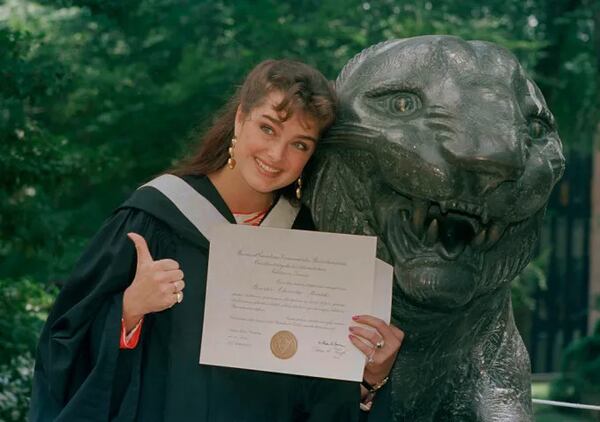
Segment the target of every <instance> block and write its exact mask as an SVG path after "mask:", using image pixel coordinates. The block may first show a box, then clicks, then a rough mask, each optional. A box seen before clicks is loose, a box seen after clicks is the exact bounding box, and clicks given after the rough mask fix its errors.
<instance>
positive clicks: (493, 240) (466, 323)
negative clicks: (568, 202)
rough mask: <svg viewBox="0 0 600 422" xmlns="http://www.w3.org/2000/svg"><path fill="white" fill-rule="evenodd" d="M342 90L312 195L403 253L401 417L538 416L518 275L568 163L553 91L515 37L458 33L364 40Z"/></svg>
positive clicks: (338, 223)
mask: <svg viewBox="0 0 600 422" xmlns="http://www.w3.org/2000/svg"><path fill="white" fill-rule="evenodd" d="M336 90H337V92H338V95H339V99H340V110H339V114H338V118H337V121H336V123H335V125H334V126H333V127H332V128H331V129H330V131H329V132H328V133H327V134H326V136H325V138H324V139H323V140H322V141H321V145H320V147H319V149H318V150H317V152H316V155H315V157H314V160H313V163H312V172H311V175H310V179H309V180H307V183H306V191H307V194H305V197H304V198H303V200H304V201H305V202H306V203H307V204H308V205H309V206H310V208H311V210H312V213H313V216H314V219H315V222H316V224H317V227H318V228H319V229H320V230H323V231H332V232H343V233H355V234H368V235H376V236H378V238H379V243H378V256H379V257H380V258H382V259H383V260H385V261H387V262H389V263H390V264H392V265H393V266H394V274H395V284H394V297H393V309H392V315H393V323H394V324H396V325H397V326H398V327H400V328H402V329H403V330H404V331H405V333H406V338H405V341H404V344H403V346H402V349H401V351H400V354H399V356H398V360H397V362H396V364H395V366H394V369H393V372H392V374H393V377H392V385H391V399H390V406H391V409H392V412H393V414H394V420H395V421H410V422H430V421H436V422H437V421H452V422H465V421H486V422H487V421H510V422H517V421H531V420H532V419H533V416H532V408H531V394H530V372H531V371H530V363H529V356H528V354H527V351H526V350H525V347H524V345H523V341H522V339H521V337H520V335H519V333H518V331H517V329H516V327H515V323H514V318H513V314H512V307H511V297H510V282H511V281H512V280H513V279H514V277H515V276H517V275H518V274H519V272H520V271H521V270H522V269H523V268H524V267H525V266H526V265H527V263H528V262H529V261H530V260H531V258H532V252H533V249H534V246H535V244H536V241H537V239H538V236H539V232H540V228H541V225H542V218H543V216H544V212H545V209H546V205H547V201H548V198H549V195H550V193H551V191H552V188H553V186H554V185H555V183H556V182H557V181H558V180H559V179H560V177H561V176H562V173H563V170H564V157H563V154H562V147H561V141H560V138H559V135H558V133H557V130H556V123H555V121H554V118H553V116H552V114H551V113H550V110H548V107H547V106H546V103H545V101H544V97H543V95H542V94H541V92H540V90H539V89H538V88H537V86H536V85H535V83H534V82H533V80H532V79H531V78H529V77H528V76H527V75H526V74H525V71H524V70H523V68H522V67H521V65H520V64H519V62H518V61H517V59H516V58H515V57H514V56H513V55H512V54H511V53H510V52H509V51H507V50H506V49H504V48H501V47H499V46H497V45H494V44H490V43H487V42H481V41H464V40H462V39H460V38H456V37H450V36H422V37H415V38H409V39H401V40H391V41H387V42H383V43H381V44H377V45H374V46H372V47H369V48H367V49H366V50H364V51H362V52H361V53H360V54H358V55H357V56H356V57H354V58H353V59H352V60H350V61H349V62H348V63H347V64H346V66H345V67H344V69H343V70H342V71H341V73H340V74H339V76H338V78H337V80H336ZM375 406H377V402H375ZM386 406H387V404H386Z"/></svg>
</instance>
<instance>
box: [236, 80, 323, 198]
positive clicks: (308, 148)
mask: <svg viewBox="0 0 600 422" xmlns="http://www.w3.org/2000/svg"><path fill="white" fill-rule="evenodd" d="M282 98H283V94H282V93H281V92H278V91H274V92H272V93H270V94H269V95H267V97H266V98H265V100H264V101H263V102H262V104H259V105H258V106H256V107H254V108H253V109H251V110H250V111H249V112H248V113H247V114H245V113H243V112H242V111H241V109H240V108H238V112H237V115H236V122H235V133H236V137H237V143H236V145H235V148H234V157H235V161H236V166H235V169H234V170H233V171H236V172H238V174H239V175H240V176H241V179H242V181H243V182H245V183H246V184H247V185H248V186H249V187H250V188H251V189H253V190H254V191H256V192H260V193H263V194H264V193H269V192H273V191H275V190H277V189H280V188H283V187H285V186H288V185H290V184H291V183H293V182H294V181H295V180H296V179H298V177H300V175H301V174H302V169H303V168H304V166H305V165H306V163H307V161H308V159H309V158H310V157H311V156H312V154H313V152H314V151H315V147H316V144H317V138H318V136H319V127H318V125H317V123H316V122H315V121H314V119H311V118H310V117H308V116H306V115H305V114H303V113H302V112H300V111H296V112H295V113H294V114H293V115H292V116H291V117H289V118H288V119H287V120H285V121H282V120H281V116H280V115H279V114H278V113H277V111H275V109H274V108H275V107H276V106H277V105H278V104H279V103H280V101H281V100H282Z"/></svg>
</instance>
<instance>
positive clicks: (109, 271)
mask: <svg viewBox="0 0 600 422" xmlns="http://www.w3.org/2000/svg"><path fill="white" fill-rule="evenodd" d="M129 232H135V233H138V234H140V235H142V236H143V237H144V238H145V239H146V241H147V243H148V247H149V250H150V253H151V254H152V256H153V258H154V259H162V258H165V257H172V256H175V253H174V250H173V249H174V248H175V242H174V241H173V238H174V236H175V235H174V234H173V233H172V232H171V231H170V230H169V229H168V228H167V227H166V226H165V225H164V223H162V222H160V221H159V220H157V219H156V218H155V217H152V216H150V215H148V214H146V213H144V212H143V211H139V210H136V209H121V210H119V211H117V212H116V213H115V214H114V215H113V216H112V217H111V218H109V219H108V220H107V221H106V222H105V223H104V225H103V226H102V228H101V229H100V230H99V232H98V233H97V234H96V235H95V236H94V238H93V239H92V240H91V241H90V243H89V244H88V246H87V248H86V249H85V251H84V253H83V254H82V256H81V257H80V259H79V261H78V263H77V264H76V265H75V268H74V269H73V272H72V273H71V275H70V277H69V279H68V280H67V281H66V283H65V284H64V287H63V288H62V290H61V292H60V293H59V295H58V297H57V299H56V301H55V303H54V306H53V308H52V311H51V312H50V315H49V316H48V320H47V321H46V324H45V326H44V329H43V330H42V334H41V337H40V341H39V344H38V350H37V357H36V366H35V372H34V381H33V391H32V397H31V405H30V412H29V420H30V421H47V420H52V421H79V420H81V421H83V420H85V421H96V420H98V421H99V420H102V421H106V420H109V419H111V417H112V414H114V413H116V412H117V411H118V410H119V408H120V407H121V405H122V403H120V401H121V400H123V398H126V397H130V396H131V394H127V391H126V390H127V387H121V391H118V394H115V391H114V390H115V388H114V386H115V377H118V378H120V382H119V383H118V385H121V386H123V385H125V386H127V385H130V384H131V383H129V380H130V379H131V374H130V373H127V371H132V370H134V369H135V368H136V367H138V368H139V360H140V358H141V350H140V349H141V347H137V348H136V350H120V349H119V339H120V337H119V334H120V329H121V315H122V301H123V291H124V290H125V288H126V287H127V286H129V284H130V283H131V281H132V280H133V277H134V275H135V268H136V253H135V248H134V246H133V243H132V241H131V240H130V239H129V238H128V237H127V233H129ZM136 361H137V363H136ZM119 371H120V372H119ZM117 372H119V373H118V374H117ZM119 412H120V410H119Z"/></svg>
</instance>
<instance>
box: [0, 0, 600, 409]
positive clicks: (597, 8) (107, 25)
mask: <svg viewBox="0 0 600 422" xmlns="http://www.w3.org/2000/svg"><path fill="white" fill-rule="evenodd" d="M599 26H600V1H599V0H571V1H567V0H527V1H523V0H502V1H500V0H486V1H475V0H465V1H461V2H457V1H452V0H439V1H424V0H411V1H407V0H403V1H392V0H381V1H377V2H367V1H357V0H345V1H343V2H339V1H334V0H298V1H278V0H256V1H243V0H240V1H223V0H215V1H200V0H195V1H192V0H38V1H30V0H5V1H3V2H0V141H1V142H0V293H1V295H0V297H4V298H6V297H9V296H10V294H12V293H10V292H11V291H12V292H13V293H14V289H15V288H17V289H21V291H22V292H24V295H21V296H19V299H18V300H17V299H14V298H13V299H10V300H7V301H3V302H2V306H3V307H2V309H1V311H0V327H2V333H3V335H2V336H0V364H2V365H4V366H3V367H2V368H4V369H0V388H5V386H6V385H7V384H6V383H5V384H3V382H2V380H3V379H4V380H7V379H9V378H6V377H5V378H2V376H4V375H2V374H7V373H9V372H10V371H13V375H11V376H14V368H15V367H16V366H15V365H17V363H15V362H16V361H15V359H16V356H21V358H20V359H21V360H22V359H23V356H27V354H29V356H31V354H32V353H33V349H34V344H35V339H36V337H37V333H38V331H39V327H40V324H41V321H43V319H44V318H45V313H44V312H46V311H47V309H48V305H49V303H50V302H51V298H52V295H53V294H54V293H53V292H52V291H50V290H52V289H51V287H49V286H52V285H54V284H56V283H58V282H60V280H63V279H64V278H65V277H66V275H67V274H68V271H69V268H70V267H71V266H72V265H73V263H74V261H75V259H76V258H77V256H78V254H79V253H80V252H81V250H82V248H83V246H84V245H85V242H86V239H88V238H89V237H90V236H91V234H92V233H93V232H94V231H95V230H96V229H97V227H99V225H100V223H101V221H102V220H103V219H104V218H105V217H106V216H107V215H108V214H109V213H110V212H111V210H112V209H113V208H114V207H115V206H117V205H118V204H119V203H120V202H121V201H122V200H123V199H124V198H125V197H126V196H127V195H128V193H129V192H131V191H132V190H133V189H134V188H135V187H136V186H137V185H139V184H140V183H142V182H143V181H144V180H146V179H148V178H150V177H151V176H152V175H154V174H156V173H158V172H160V171H161V170H162V169H164V168H165V167H168V166H169V165H171V164H172V163H173V161H174V160H176V159H177V158H178V157H179V156H181V154H182V152H183V151H185V150H186V148H187V147H189V145H190V143H192V142H193V136H190V134H191V133H193V130H194V129H197V130H202V128H203V127H204V126H205V125H206V123H207V122H209V121H210V120H209V119H210V116H211V114H212V113H213V112H214V111H215V110H217V109H218V108H219V107H220V106H221V105H222V104H223V103H224V101H225V100H226V99H227V98H228V96H229V94H230V93H231V92H232V91H233V89H234V87H235V85H236V84H237V83H239V81H240V80H241V79H242V77H243V75H244V74H245V72H246V71H248V70H249V69H250V68H251V67H252V66H253V65H254V64H256V63H258V62H259V61H261V60H263V59H265V58H270V57H290V58H296V59H300V60H302V61H305V62H307V63H310V64H313V65H315V66H316V67H318V68H319V69H321V70H322V71H323V72H324V73H325V74H326V75H327V76H328V77H330V78H332V79H333V78H335V76H336V74H337V72H338V71H339V70H340V69H341V68H342V66H343V64H344V63H345V62H346V61H347V60H348V59H350V58H351V57H352V56H353V55H354V54H356V53H358V52H359V51H360V50H361V49H363V48H364V47H367V46H369V45H371V44H374V43H377V42H380V41H382V40H385V39H390V38H402V37H409V36H415V35H421V34H453V35H458V36H461V37H464V38H467V39H482V40H489V41H493V42H496V43H499V44H502V45H504V46H506V47H508V48H509V49H510V50H512V51H513V52H514V53H515V54H516V55H517V56H518V57H519V59H520V60H521V62H522V63H523V64H524V65H525V66H526V67H527V68H528V70H529V71H530V72H531V73H532V74H533V75H534V77H535V79H536V80H537V81H538V83H539V85H540V87H541V88H542V91H543V92H544V93H545V95H546V98H547V100H548V102H549V103H550V108H551V109H552V110H553V111H554V112H555V114H556V117H557V120H558V123H559V125H560V128H561V135H562V138H563V140H564V142H565V143H566V144H567V145H568V146H569V147H571V148H578V149H589V148H590V147H591V145H592V143H593V141H592V140H593V137H594V132H595V130H597V129H596V128H597V125H598V122H599V121H600V118H599V115H600V107H599V104H598V101H597V97H598V94H599V84H600V77H599V73H600V55H599V54H598V52H599V51H600V31H598V27H599ZM13 302H14V303H19V304H20V305H18V306H20V308H18V309H15V310H11V311H10V312H9V311H8V309H9V308H7V306H9V304H10V303H13ZM32 309H36V311H35V312H31V310H32ZM23 313H25V314H28V315H29V316H27V317H26V318H25V317H23V315H22V314H23ZM30 317H31V318H30ZM20 318H25V319H20ZM7 326H8V327H21V328H24V329H25V330H24V331H23V332H22V333H21V334H19V336H18V337H15V338H9V337H7V336H6V335H5V334H4V333H6V332H7V331H5V329H4V327H7ZM11 342H12V343H11ZM11 362H13V365H12V366H11V365H10V363H11ZM21 365H25V363H23V362H22V361H21ZM17 366H18V365H17ZM25 366H26V365H25ZM2 371H4V372H2ZM25 372H26V371H25ZM23 376H24V377H26V376H27V374H25V375H23ZM10 379H13V378H10ZM9 384H10V383H9ZM13 384H14V383H13ZM25 390H26V388H25ZM6 393H7V391H4V392H3V391H2V390H0V419H6V420H20V418H22V413H19V412H17V413H14V412H13V411H14V409H18V408H19V406H20V405H19V404H18V403H20V402H19V401H18V400H16V401H14V400H13V401H10V400H8V401H6V400H4V401H3V398H2V397H3V396H2V394H4V395H6ZM22 394H25V393H22ZM6 403H9V404H6ZM10 403H13V404H14V403H17V404H14V406H13V405H10ZM10 406H13V407H10ZM15 406H16V407H15ZM11 412H12V413H11Z"/></svg>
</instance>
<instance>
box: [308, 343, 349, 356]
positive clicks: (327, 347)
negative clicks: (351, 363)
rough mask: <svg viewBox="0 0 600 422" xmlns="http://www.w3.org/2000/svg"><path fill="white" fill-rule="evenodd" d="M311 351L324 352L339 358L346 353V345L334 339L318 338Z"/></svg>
mask: <svg viewBox="0 0 600 422" xmlns="http://www.w3.org/2000/svg"><path fill="white" fill-rule="evenodd" d="M313 351H315V352H317V353H326V354H329V355H332V357H333V358H334V359H339V358H341V357H342V356H344V355H345V354H346V345H345V344H342V343H338V342H337V341H335V340H318V341H317V344H316V345H315V346H314V347H313Z"/></svg>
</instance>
